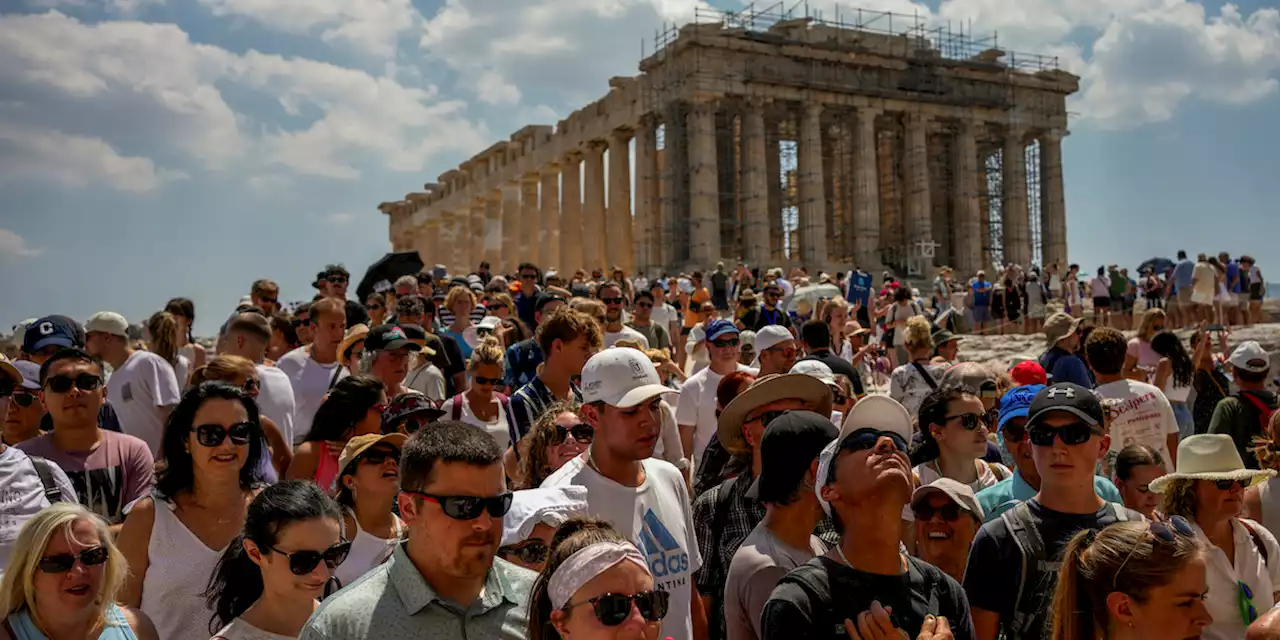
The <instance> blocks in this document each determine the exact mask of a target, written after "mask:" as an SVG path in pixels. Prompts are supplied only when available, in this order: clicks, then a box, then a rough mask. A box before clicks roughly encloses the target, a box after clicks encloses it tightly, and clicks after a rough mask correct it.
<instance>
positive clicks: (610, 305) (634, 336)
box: [596, 280, 649, 349]
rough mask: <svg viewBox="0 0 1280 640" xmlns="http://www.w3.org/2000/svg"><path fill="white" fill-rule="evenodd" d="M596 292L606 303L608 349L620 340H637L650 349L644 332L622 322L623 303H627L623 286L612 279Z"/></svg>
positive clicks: (605, 325)
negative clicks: (623, 294) (623, 295)
mask: <svg viewBox="0 0 1280 640" xmlns="http://www.w3.org/2000/svg"><path fill="white" fill-rule="evenodd" d="M596 294H597V295H598V296H599V297H600V301H601V302H603V303H604V347H605V348H606V349H608V348H609V347H612V346H613V344H614V343H615V342H617V341H619V340H635V341H636V342H639V343H640V346H641V347H642V348H644V349H648V348H649V339H648V338H646V337H645V335H644V334H643V333H640V332H639V331H636V330H635V329H632V328H631V327H628V326H627V325H625V324H622V305H623V304H625V303H626V299H625V298H623V297H622V287H621V286H620V285H619V284H618V283H616V282H613V281H612V280H610V281H609V282H606V283H605V284H604V286H603V287H600V289H599V290H598V291H597V292H596Z"/></svg>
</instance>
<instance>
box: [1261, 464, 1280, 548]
mask: <svg viewBox="0 0 1280 640" xmlns="http://www.w3.org/2000/svg"><path fill="white" fill-rule="evenodd" d="M1277 482H1280V478H1271V479H1269V480H1267V481H1266V482H1264V483H1262V484H1261V485H1260V486H1259V487H1258V501H1259V502H1261V503H1262V514H1261V517H1260V518H1258V522H1260V523H1262V526H1263V527H1266V529H1267V531H1270V532H1271V535H1275V536H1280V491H1278V490H1276V483H1277Z"/></svg>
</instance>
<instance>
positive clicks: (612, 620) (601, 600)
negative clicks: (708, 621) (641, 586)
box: [563, 590, 671, 627]
mask: <svg viewBox="0 0 1280 640" xmlns="http://www.w3.org/2000/svg"><path fill="white" fill-rule="evenodd" d="M670 602H671V594H670V593H668V592H666V591H658V590H654V591H644V592H641V593H637V594H634V595H626V594H622V593H606V594H604V595H602V596H596V597H594V598H592V599H590V600H586V601H584V602H577V603H569V604H566V605H564V608H563V610H564V611H568V610H570V609H572V608H574V607H577V606H580V605H584V604H590V605H591V608H592V609H593V610H594V611H595V614H596V620H599V621H600V624H602V625H604V626H606V627H616V626H618V625H620V624H622V623H623V622H624V621H626V619H627V618H628V617H629V616H630V615H631V605H632V603H635V606H636V608H637V609H639V610H640V616H641V617H643V618H644V619H645V620H648V621H649V622H658V621H659V620H662V619H663V618H664V617H666V615H667V605H669V604H670Z"/></svg>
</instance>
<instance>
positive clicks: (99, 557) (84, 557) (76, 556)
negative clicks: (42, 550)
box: [36, 547, 111, 573]
mask: <svg viewBox="0 0 1280 640" xmlns="http://www.w3.org/2000/svg"><path fill="white" fill-rule="evenodd" d="M110 556H111V552H110V551H109V550H108V549H107V548H106V547H93V548H92V549H85V550H84V551H81V552H80V553H57V554H54V555H51V556H44V557H42V558H40V562H39V563H38V564H37V565H36V566H38V567H40V570H41V571H43V572H45V573H66V572H68V571H70V570H71V568H72V567H74V566H76V560H79V561H80V564H82V565H84V566H86V567H96V566H98V565H100V564H102V563H104V562H106V561H107V558H108V557H110Z"/></svg>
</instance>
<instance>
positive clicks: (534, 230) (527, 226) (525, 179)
mask: <svg viewBox="0 0 1280 640" xmlns="http://www.w3.org/2000/svg"><path fill="white" fill-rule="evenodd" d="M539 180H540V177H539V176H538V174H537V173H526V174H524V175H523V176H521V177H520V239H519V241H518V244H517V245H516V247H517V249H516V250H517V251H518V252H519V255H517V256H516V264H519V263H521V262H532V263H533V264H541V259H542V257H541V256H540V255H539V250H540V249H541V248H542V246H541V245H542V243H541V242H540V241H539V237H538V234H539V226H540V225H539V224H538V223H539V222H540V221H541V219H542V214H541V211H540V207H539V204H538V181H539Z"/></svg>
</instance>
